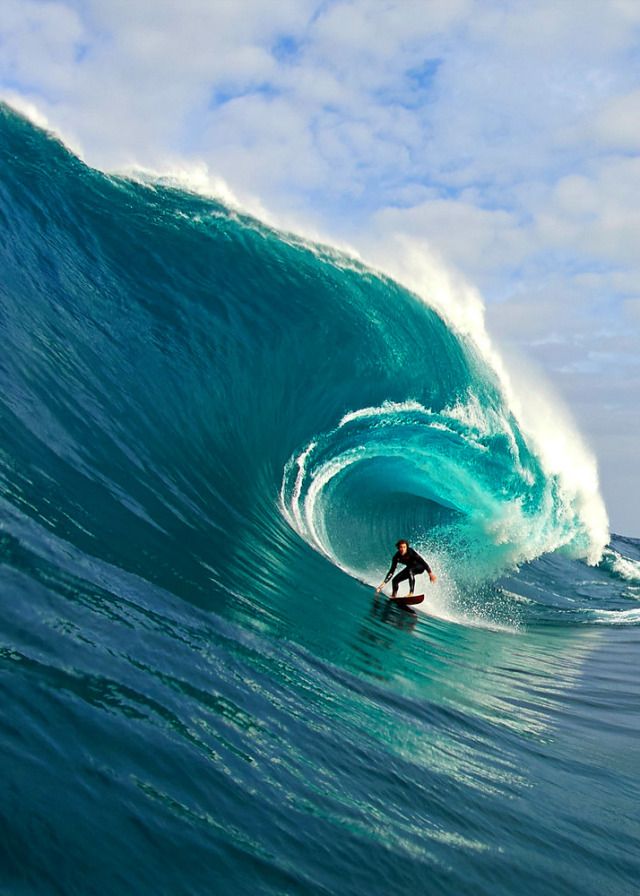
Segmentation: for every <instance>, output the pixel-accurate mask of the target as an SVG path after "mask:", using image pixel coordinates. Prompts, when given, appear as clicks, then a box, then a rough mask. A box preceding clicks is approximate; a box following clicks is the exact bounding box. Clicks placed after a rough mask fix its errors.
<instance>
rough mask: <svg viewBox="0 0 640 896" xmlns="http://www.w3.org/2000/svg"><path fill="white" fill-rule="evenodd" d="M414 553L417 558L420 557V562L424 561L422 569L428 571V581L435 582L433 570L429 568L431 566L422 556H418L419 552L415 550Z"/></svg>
mask: <svg viewBox="0 0 640 896" xmlns="http://www.w3.org/2000/svg"><path fill="white" fill-rule="evenodd" d="M415 555H416V557H419V558H420V561H421V562H422V563H424V569H425V572H428V573H429V579H430V581H432V582H435V580H436V576H435V573H434V572H433V570H432V569H431V567H430V566H429V564H428V563H427V561H426V560H425V559H424V557H420V554H419V553H418V552H417V551H415Z"/></svg>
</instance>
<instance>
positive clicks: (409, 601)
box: [389, 594, 424, 607]
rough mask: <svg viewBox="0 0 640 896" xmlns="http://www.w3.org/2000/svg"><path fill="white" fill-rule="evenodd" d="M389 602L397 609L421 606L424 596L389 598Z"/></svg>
mask: <svg viewBox="0 0 640 896" xmlns="http://www.w3.org/2000/svg"><path fill="white" fill-rule="evenodd" d="M389 600H390V601H391V602H392V603H394V604H398V606H399V607H411V606H413V604H421V603H422V601H423V600H424V594H414V595H412V596H411V597H390V598H389Z"/></svg>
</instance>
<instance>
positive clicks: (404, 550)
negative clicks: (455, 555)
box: [376, 538, 436, 597]
mask: <svg viewBox="0 0 640 896" xmlns="http://www.w3.org/2000/svg"><path fill="white" fill-rule="evenodd" d="M396 547H397V549H398V550H397V551H396V553H395V554H394V555H393V557H392V558H391V568H390V570H389V572H388V573H387V575H386V578H385V580H384V582H381V583H380V585H378V587H377V588H376V594H379V593H380V592H381V591H382V589H383V588H384V586H385V585H386V584H387V582H388V581H389V579H390V578H391V576H393V574H394V572H395V571H396V566H397V565H398V563H402V564H403V566H404V567H405V568H404V569H403V570H402V572H399V573H398V575H396V576H393V583H392V591H391V597H396V596H397V594H398V585H399V584H400V582H404V580H405V579H409V594H408V595H407V596H408V597H413V589H414V588H415V584H416V576H418V575H420V573H423V572H428V573H429V578H430V579H431V581H432V582H435V581H436V576H435V574H434V573H433V572H432V570H431V567H430V566H429V564H428V563H427V561H426V560H424V559H423V558H422V557H421V556H420V554H419V553H418V552H417V551H414V549H413V548H411V547H409V542H408V541H407V540H406V539H404V538H401V539H400V541H398V542H396Z"/></svg>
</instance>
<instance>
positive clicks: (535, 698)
mask: <svg viewBox="0 0 640 896" xmlns="http://www.w3.org/2000/svg"><path fill="white" fill-rule="evenodd" d="M0 153H1V165H0V275H1V276H0V333H1V334H2V352H1V353H0V428H1V438H0V514H1V515H0V521H1V522H0V583H1V594H2V642H1V647H0V682H1V686H2V707H3V714H2V726H1V729H0V737H1V747H2V756H3V772H4V781H5V790H4V799H3V800H2V805H1V808H0V812H1V813H2V830H3V837H2V838H1V839H0V883H1V887H2V890H3V892H7V893H21V894H23V893H24V894H26V893H33V894H36V893H37V894H48V893H55V894H57V893H60V894H65V896H69V894H82V896H85V894H93V893H96V894H103V893H104V894H107V893H108V894H113V893H136V894H142V893H149V894H151V893H153V894H157V893H167V894H172V896H173V894H182V893H185V894H187V893H193V894H202V893H225V894H226V893H233V894H234V896H236V894H251V896H254V894H274V896H275V894H285V893H286V894H315V893H317V894H364V893H371V894H381V896H387V894H391V893H393V894H404V893H406V894H409V893H411V894H415V893H424V894H432V893H434V894H436V893H443V894H444V893H447V894H470V896H471V894H473V896H480V894H487V896H489V894H490V896H500V894H547V893H548V894H552V893H553V894H572V896H573V894H576V893H580V894H593V896H596V894H597V896H600V894H603V893H606V894H620V896H628V894H630V893H633V892H637V881H638V879H639V877H640V860H639V859H638V855H639V848H640V842H639V841H640V833H639V832H640V826H639V823H638V800H639V796H640V793H639V789H640V788H639V786H638V780H637V778H638V770H639V768H640V748H639V744H640V738H639V734H640V730H639V729H640V723H639V721H638V706H640V700H639V698H640V693H639V692H640V685H639V684H638V675H637V658H638V648H639V645H640V603H639V602H638V601H639V600H640V542H639V541H638V540H636V539H632V538H621V537H616V536H613V537H612V538H611V542H610V544H609V545H608V546H607V547H606V548H605V550H604V554H603V556H602V559H601V561H600V562H599V563H598V565H596V566H593V565H591V566H590V565H587V563H586V562H584V559H582V558H585V557H591V559H593V556H592V555H593V553H594V551H596V549H597V553H600V547H601V546H600V547H598V538H597V533H596V528H597V527H596V528H594V522H593V517H592V516H591V515H590V514H589V513H587V512H586V510H585V507H586V504H585V500H584V495H583V494H582V492H581V490H580V487H579V486H576V485H575V483H573V484H572V483H571V482H569V481H568V480H567V479H566V478H564V477H563V473H562V471H561V470H550V469H549V468H548V466H547V465H546V463H545V460H544V457H543V456H542V455H541V454H540V452H539V451H538V450H537V448H536V444H535V440H532V439H531V437H530V435H529V433H528V432H527V431H526V430H525V429H523V427H522V426H521V424H520V422H519V420H518V416H517V414H516V413H515V411H514V409H513V407H512V406H511V404H510V403H509V401H508V400H507V398H506V397H505V393H504V390H503V388H502V386H501V382H500V379H499V377H498V375H497V374H496V373H495V372H494V369H493V368H492V366H491V365H490V364H489V363H488V360H487V359H486V358H485V357H484V355H483V353H482V352H481V351H480V350H479V349H478V348H477V346H476V345H475V344H474V343H472V342H470V341H469V340H468V339H467V338H466V337H464V336H462V335H460V334H459V333H457V332H456V331H455V330H454V329H453V328H452V327H451V326H450V325H449V324H448V323H447V321H446V320H445V319H444V318H443V317H442V316H441V315H440V314H439V313H437V312H436V311H435V310H433V309H432V308H430V307H429V306H428V305H427V304H425V303H424V302H422V301H420V300H419V299H418V298H417V297H415V296H413V295H411V294H409V293H408V292H407V291H406V290H404V289H403V288H402V287H400V286H399V285H397V284H395V283H394V282H392V281H391V280H389V279H387V278H385V277H382V276H380V275H377V274H375V273H373V272H372V271H370V270H368V269H367V268H365V267H364V266H362V265H360V264H359V263H356V262H354V261H352V260H349V259H347V258H345V257H343V256H341V255H339V254H338V253H336V252H333V251H332V250H330V249H327V248H323V247H318V246H312V245H309V244H307V243H305V242H304V241H302V240H300V239H298V238H296V237H293V236H288V235H284V234H279V233H276V232H274V231H273V230H270V229H268V228H267V227H265V226H264V225H262V224H260V223H259V222H257V221H255V220H253V219H250V218H248V217H245V216H243V215H240V214H238V213H236V212H233V211H231V210H229V209H227V208H225V207H224V206H222V205H220V204H219V203H216V202H214V201H212V200H209V199H204V198H202V197H198V196H194V195H189V194H185V193H183V192H180V191H179V190H177V189H173V188H170V187H168V186H166V185H164V186H163V185H161V184H155V185H154V184H146V185H145V184H139V183H134V182H132V181H128V180H124V179H117V178H110V177H106V176H104V175H102V174H100V173H99V172H96V171H92V170H90V169H88V168H87V167H85V166H84V165H83V164H82V163H81V162H80V161H79V160H77V159H76V158H75V157H73V156H72V155H70V154H69V153H68V152H67V150H66V149H65V148H64V147H63V146H62V145H61V144H60V143H58V142H57V141H55V140H53V139H51V138H50V137H48V136H47V135H45V134H44V133H43V132H41V131H39V130H37V129H34V128H33V127H32V126H31V125H29V124H28V123H26V122H25V121H23V120H22V119H21V118H18V117H16V116H15V115H14V114H13V113H12V112H10V111H9V110H8V109H6V108H0ZM399 536H403V537H408V538H410V539H411V540H412V541H413V542H415V544H416V545H417V546H418V547H419V548H420V549H421V550H422V551H423V552H424V553H425V555H426V556H427V558H428V559H429V561H430V563H431V564H432V565H433V567H434V569H435V571H436V572H437V574H438V582H437V583H436V584H435V585H430V584H429V583H428V582H427V581H426V578H425V577H423V581H422V583H419V584H421V587H420V590H425V591H426V596H427V599H426V600H425V602H424V603H423V604H421V605H420V606H419V607H418V608H417V609H418V612H417V613H415V614H412V613H409V612H406V611H403V610H401V609H399V608H398V607H395V606H391V605H390V604H389V603H388V601H387V600H386V598H384V597H377V598H376V597H375V595H374V593H373V589H372V587H371V584H372V583H377V582H379V581H380V580H381V578H382V577H383V575H384V573H385V572H386V569H387V567H388V563H389V559H390V556H391V553H392V552H393V543H394V542H395V540H396V539H397V538H398V537H399Z"/></svg>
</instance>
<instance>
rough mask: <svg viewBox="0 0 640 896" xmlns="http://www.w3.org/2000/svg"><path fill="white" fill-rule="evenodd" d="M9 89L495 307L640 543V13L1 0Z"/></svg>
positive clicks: (332, 238)
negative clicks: (565, 413)
mask: <svg viewBox="0 0 640 896" xmlns="http://www.w3.org/2000/svg"><path fill="white" fill-rule="evenodd" d="M0 96H1V97H2V98H4V99H5V100H7V101H9V102H10V103H12V104H14V105H15V106H17V107H18V108H20V109H22V110H23V111H27V112H29V113H30V114H31V115H32V116H33V117H34V118H35V119H36V120H37V121H40V122H42V123H47V124H48V126H49V127H50V128H52V129H53V130H55V131H56V132H57V133H58V134H60V135H61V136H62V138H63V139H64V140H65V142H66V143H67V144H68V145H69V146H70V147H71V148H72V149H73V150H74V151H76V152H77V153H78V154H79V155H81V157H82V158H83V159H85V160H86V161H87V162H88V163H89V164H92V165H94V166H96V167H99V168H102V169H103V170H108V171H126V170H130V169H131V168H134V167H141V168H143V169H147V170H149V171H156V172H160V173H168V172H173V173H175V174H180V175H181V176H183V177H184V178H186V179H187V180H188V182H189V183H191V184H193V185H194V186H199V187H200V188H203V189H210V190H212V191H214V192H216V193H218V194H221V195H223V196H229V197H231V196H233V197H235V200H236V201H237V202H239V203H240V204H241V205H242V206H243V207H245V208H247V209H248V210H250V211H253V212H256V213H258V214H259V215H261V216H262V217H264V218H265V219H267V220H270V221H273V222H275V223H278V224H280V225H281V226H285V227H288V228H292V229H294V230H299V231H301V232H304V233H306V234H309V235H313V236H318V237H320V238H322V239H324V240H327V241H329V242H332V243H334V244H336V245H340V246H350V247H353V248H354V249H355V250H357V251H358V252H359V253H360V254H361V255H362V257H363V258H364V259H365V260H367V261H368V262H370V263H372V264H373V265H374V266H377V265H379V266H381V267H382V266H385V267H386V268H387V269H391V270H397V271H399V272H400V275H401V274H402V271H403V270H405V271H409V270H410V269H412V271H413V273H414V274H415V272H416V271H417V270H419V272H420V277H422V280H423V282H424V289H425V290H426V291H427V292H428V290H429V288H430V287H432V288H433V289H434V290H435V289H437V283H438V282H440V280H441V279H442V276H446V277H447V278H449V280H450V282H455V283H459V284H464V289H468V290H471V291H473V292H474V294H479V295H481V296H482V299H483V302H484V304H485V306H486V321H487V326H488V329H489V332H490V333H491V336H492V338H493V339H494V340H495V342H496V343H497V344H498V345H499V346H500V347H501V349H502V350H503V351H504V354H505V356H506V357H507V358H508V359H510V360H509V364H513V365H515V366H519V365H522V363H523V362H522V361H521V360H519V359H524V360H525V365H526V366H528V367H530V366H531V365H533V368H534V369H537V370H538V371H540V373H541V375H542V377H543V378H544V380H545V382H546V383H548V384H551V386H552V388H553V389H554V390H555V392H556V393H557V394H558V395H559V396H560V398H561V400H562V401H563V402H564V404H565V406H566V407H567V408H569V409H570V413H571V415H572V416H573V418H574V419H575V421H576V423H577V425H578V428H579V430H580V431H581V432H582V433H583V435H584V437H585V439H586V442H587V444H588V445H589V446H590V447H591V448H592V450H593V451H594V453H595V455H596V457H597V460H598V467H599V472H600V481H601V488H602V493H603V496H604V499H605V502H606V506H607V510H608V513H609V518H610V523H611V528H612V530H613V531H615V532H618V533H622V534H627V535H634V536H640V512H639V511H638V507H640V464H639V462H638V446H639V445H640V3H639V2H637V0H553V2H547V0H529V2H510V0H181V2H177V0H172V2H169V0H154V2H152V3H150V2H149V0H81V2H80V0H78V2H74V0H67V2H65V0H59V2H41V0H2V3H1V4H0ZM416 259H417V260H418V261H416ZM443 272H444V274H443ZM405 280H411V276H409V275H408V276H407V277H406V278H405Z"/></svg>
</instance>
